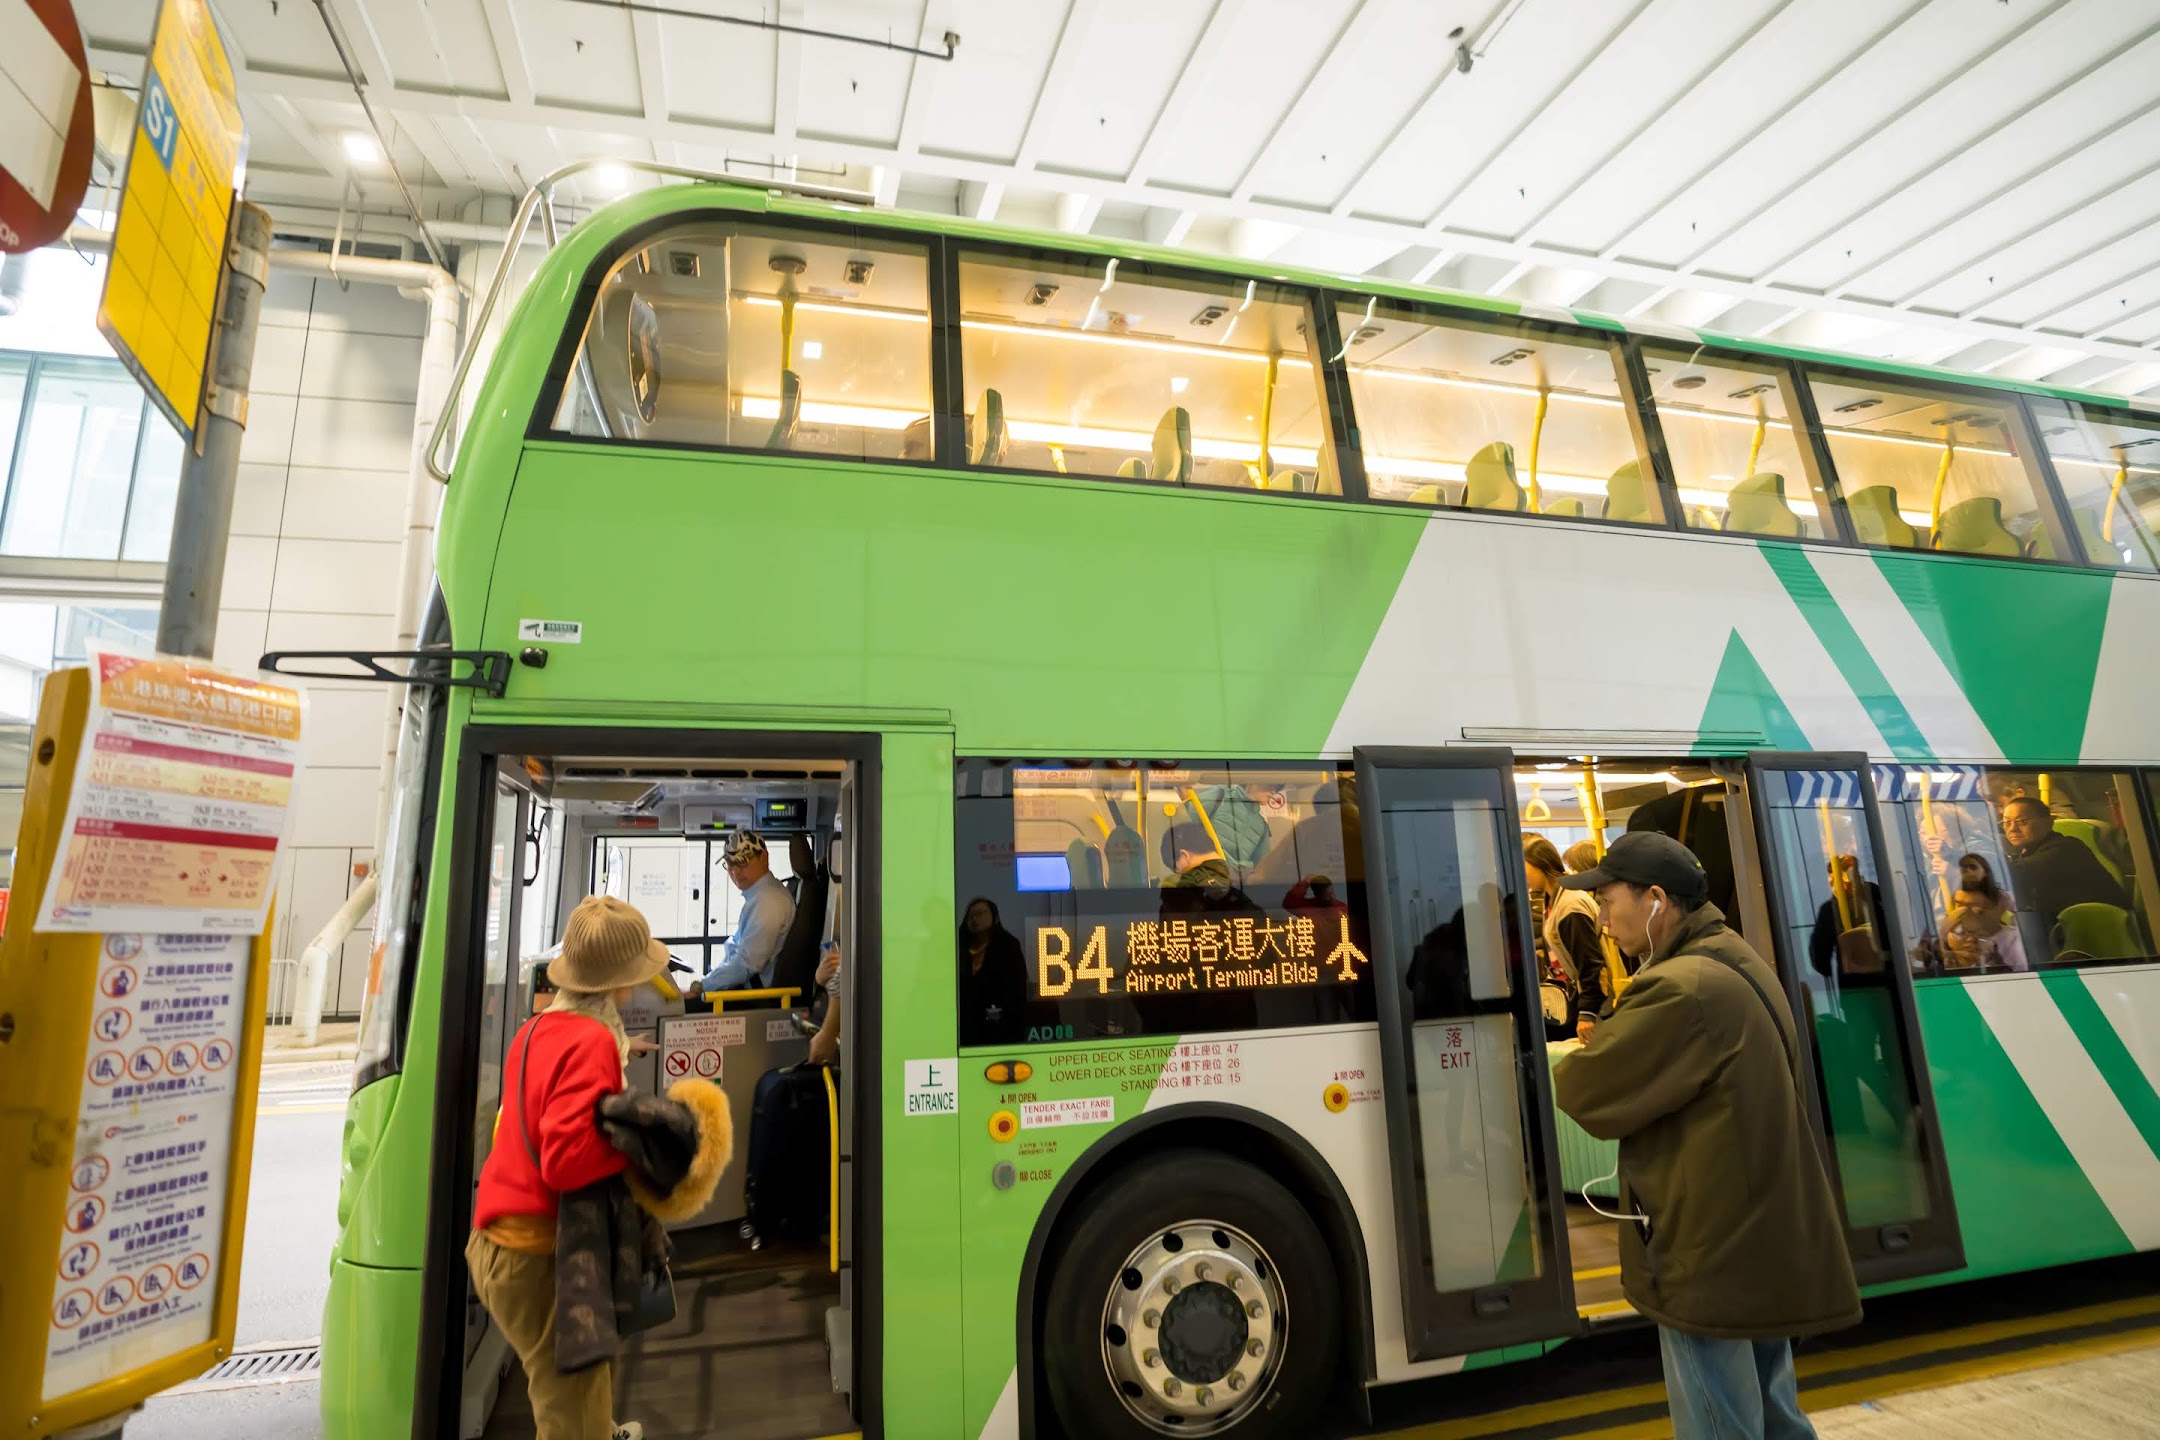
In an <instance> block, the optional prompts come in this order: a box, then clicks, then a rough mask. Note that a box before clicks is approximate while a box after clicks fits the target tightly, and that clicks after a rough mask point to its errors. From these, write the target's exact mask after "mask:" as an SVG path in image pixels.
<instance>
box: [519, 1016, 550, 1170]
mask: <svg viewBox="0 0 2160 1440" xmlns="http://www.w3.org/2000/svg"><path fill="white" fill-rule="evenodd" d="M546 1018H547V1017H546V1016H545V1015H535V1016H533V1018H532V1019H530V1020H528V1021H527V1022H525V1043H524V1044H523V1045H521V1046H519V1047H518V1065H517V1108H518V1138H520V1139H521V1140H523V1141H524V1142H525V1153H526V1154H527V1155H528V1156H530V1157H531V1159H532V1167H533V1174H534V1176H535V1177H537V1176H538V1175H539V1174H540V1150H539V1148H538V1147H537V1146H535V1145H534V1144H533V1137H532V1127H531V1126H530V1125H528V1124H527V1123H526V1121H525V1061H526V1059H527V1057H528V1056H530V1055H531V1054H532V1032H533V1031H535V1030H537V1029H539V1028H540V1022H541V1021H542V1020H544V1019H546Z"/></svg>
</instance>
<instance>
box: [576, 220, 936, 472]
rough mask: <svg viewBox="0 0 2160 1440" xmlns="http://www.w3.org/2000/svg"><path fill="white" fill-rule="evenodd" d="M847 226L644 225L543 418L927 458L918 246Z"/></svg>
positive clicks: (630, 434) (590, 429)
mask: <svg viewBox="0 0 2160 1440" xmlns="http://www.w3.org/2000/svg"><path fill="white" fill-rule="evenodd" d="M857 238H858V237H855V236H851V235H849V234H847V233H844V232H836V231H822V230H820V231H812V230H800V231H798V230H794V229H788V228H782V227H778V226H767V225H753V224H744V223H734V222H702V223H697V224H691V225H685V226H682V227H679V228H677V229H674V230H669V231H667V232H664V233H663V234H661V235H659V236H657V237H655V238H653V239H652V240H651V241H649V242H647V243H646V244H645V245H644V246H643V247H642V248H641V249H638V250H636V251H633V252H631V253H630V254H629V255H627V256H625V257H624V258H623V259H622V260H621V261H619V262H618V263H617V264H616V265H615V267H614V269H613V270H611V271H610V272H609V273H608V275H607V277H606V278H605V279H604V280H602V281H601V283H600V286H599V291H598V294H597V295H596V297H595V299H594V303H593V309H592V313H591V315H590V316H589V317H587V320H586V328H585V336H584V339H583V341H582V343H581V344H580V346H579V348H578V353H577V356H576V359H575V362H574V363H573V365H572V367H571V369H570V372H569V373H568V375H566V376H565V377H564V381H563V390H562V394H561V396H560V398H559V402H558V405H557V409H556V413H555V420H554V428H555V429H556V430H558V431H564V432H567V433H570V434H574V435H591V436H598V437H609V438H619V439H637V440H655V441H661V442H670V441H673V442H678V443H682V444H689V445H726V446H731V447H737V448H743V449H752V450H777V451H798V452H810V453H813V454H819V455H828V456H837V457H843V458H848V459H887V460H898V459H920V460H924V461H927V460H928V459H929V458H930V457H929V452H928V445H927V437H928V435H929V431H930V323H929V322H930V303H929V260H928V251H927V250H926V249H925V248H924V247H921V246H913V245H901V244H893V243H891V242H888V241H886V240H884V239H882V238H880V239H879V241H878V242H877V243H876V244H874V245H870V244H861V243H857ZM918 441H919V442H921V443H920V444H918V443H917V442H918Z"/></svg>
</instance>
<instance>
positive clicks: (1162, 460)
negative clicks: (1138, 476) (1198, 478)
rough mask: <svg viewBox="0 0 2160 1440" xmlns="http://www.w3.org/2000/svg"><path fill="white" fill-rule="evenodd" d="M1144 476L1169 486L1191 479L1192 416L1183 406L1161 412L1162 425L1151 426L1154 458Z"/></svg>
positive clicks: (1185, 482)
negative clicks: (1152, 429) (1161, 481)
mask: <svg viewBox="0 0 2160 1440" xmlns="http://www.w3.org/2000/svg"><path fill="white" fill-rule="evenodd" d="M1147 473H1148V478H1149V479H1151V480H1167V481H1169V482H1170V483H1171V484H1173V485H1184V484H1187V483H1189V482H1190V481H1191V480H1192V415H1191V414H1190V413H1189V412H1188V411H1187V410H1186V409H1185V407H1184V406H1182V405H1173V406H1171V407H1170V408H1169V409H1168V410H1165V411H1164V412H1163V417H1162V422H1161V423H1160V424H1158V425H1157V426H1156V427H1155V450H1154V456H1153V458H1152V460H1151V461H1150V463H1149V465H1148V470H1147Z"/></svg>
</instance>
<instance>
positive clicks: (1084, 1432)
mask: <svg viewBox="0 0 2160 1440" xmlns="http://www.w3.org/2000/svg"><path fill="white" fill-rule="evenodd" d="M1082 1203H1083V1205H1084V1207H1085V1213H1084V1214H1082V1215H1081V1217H1080V1219H1079V1221H1078V1223H1077V1224H1075V1225H1073V1226H1072V1228H1071V1229H1070V1230H1068V1231H1067V1232H1066V1233H1065V1235H1064V1236H1063V1237H1062V1238H1061V1240H1060V1241H1059V1243H1058V1245H1057V1246H1056V1248H1055V1249H1054V1250H1053V1252H1052V1254H1051V1257H1050V1264H1049V1271H1048V1274H1049V1279H1048V1283H1047V1285H1046V1287H1045V1288H1044V1290H1043V1292H1042V1294H1043V1302H1042V1303H1043V1317H1042V1325H1043V1372H1044V1377H1045V1379H1046V1381H1047V1383H1048V1386H1049V1390H1050V1399H1051V1404H1052V1406H1053V1407H1054V1408H1055V1410H1056V1412H1057V1417H1058V1420H1059V1423H1060V1424H1061V1426H1062V1427H1063V1429H1064V1432H1065V1434H1066V1436H1067V1437H1069V1440H1142V1437H1146V1436H1154V1435H1192V1436H1201V1435H1205V1436H1217V1437H1224V1440H1293V1437H1294V1440H1306V1437H1308V1436H1310V1435H1311V1434H1312V1433H1313V1429H1314V1425H1313V1419H1314V1416H1315V1415H1316V1414H1317V1412H1318V1411H1319V1409H1320V1406H1321V1405H1322V1403H1323V1402H1325V1401H1326V1399H1327V1396H1328V1393H1329V1391H1330V1389H1331V1388H1332V1387H1333V1385H1334V1382H1335V1357H1336V1347H1337V1345H1338V1344H1339V1342H1340V1336H1341V1333H1342V1313H1341V1312H1342V1306H1341V1302H1340V1300H1339V1298H1338V1296H1337V1293H1336V1288H1335V1284H1336V1281H1335V1266H1334V1262H1333V1259H1332V1257H1331V1256H1330V1255H1329V1253H1328V1248H1327V1242H1326V1241H1325V1240H1324V1239H1322V1238H1321V1235H1320V1231H1319V1228H1318V1227H1317V1226H1316V1225H1314V1223H1313V1220H1312V1217H1311V1216H1310V1215H1308V1214H1306V1212H1305V1207H1304V1206H1303V1205H1301V1204H1300V1203H1299V1202H1298V1200H1297V1198H1296V1197H1295V1196H1293V1195H1292V1194H1291V1193H1290V1192H1289V1191H1288V1190H1286V1189H1284V1188H1283V1186H1282V1185H1281V1184H1280V1183H1279V1182H1278V1181H1276V1180H1275V1179H1273V1178H1272V1177H1271V1176H1269V1175H1268V1174H1267V1173H1266V1172H1265V1171H1263V1170H1261V1169H1259V1168H1258V1167H1257V1166H1254V1165H1250V1164H1247V1163H1246V1162H1245V1161H1242V1160H1235V1159H1232V1158H1231V1157H1229V1156H1227V1155H1221V1154H1215V1153H1212V1152H1207V1151H1199V1150H1177V1151H1170V1152H1167V1153H1165V1154H1161V1155H1154V1156H1150V1157H1149V1158H1147V1159H1145V1160H1142V1161H1141V1162H1139V1163H1138V1164H1136V1165H1134V1166H1133V1167H1132V1168H1131V1169H1129V1170H1126V1171H1124V1172H1122V1173H1121V1174H1118V1175H1117V1176H1115V1177H1114V1178H1112V1179H1111V1180H1110V1181H1109V1182H1108V1183H1107V1184H1106V1185H1105V1186H1104V1187H1103V1188H1101V1189H1098V1190H1094V1191H1092V1192H1090V1193H1089V1194H1088V1195H1086V1196H1085V1198H1084V1200H1083V1202H1082Z"/></svg>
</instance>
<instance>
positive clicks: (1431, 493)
mask: <svg viewBox="0 0 2160 1440" xmlns="http://www.w3.org/2000/svg"><path fill="white" fill-rule="evenodd" d="M1409 501H1410V503H1411V504H1412V505H1445V504H1447V496H1446V495H1445V494H1443V493H1441V490H1440V487H1439V486H1438V485H1420V486H1418V487H1417V489H1415V490H1412V491H1411V492H1410V495H1409Z"/></svg>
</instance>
